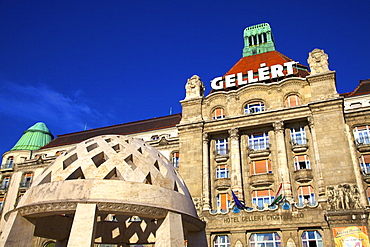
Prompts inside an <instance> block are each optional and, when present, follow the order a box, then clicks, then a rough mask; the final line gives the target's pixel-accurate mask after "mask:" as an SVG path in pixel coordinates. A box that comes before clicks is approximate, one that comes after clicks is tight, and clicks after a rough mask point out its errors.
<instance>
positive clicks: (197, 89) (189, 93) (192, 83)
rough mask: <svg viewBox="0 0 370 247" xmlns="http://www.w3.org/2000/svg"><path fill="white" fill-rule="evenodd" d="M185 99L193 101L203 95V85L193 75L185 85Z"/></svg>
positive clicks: (198, 78)
mask: <svg viewBox="0 0 370 247" xmlns="http://www.w3.org/2000/svg"><path fill="white" fill-rule="evenodd" d="M185 89H186V97H185V99H186V100H187V99H194V98H200V97H203V94H204V89H205V88H204V85H203V82H202V81H201V79H200V77H199V76H197V75H193V76H192V77H191V78H190V79H188V82H187V83H186V85H185Z"/></svg>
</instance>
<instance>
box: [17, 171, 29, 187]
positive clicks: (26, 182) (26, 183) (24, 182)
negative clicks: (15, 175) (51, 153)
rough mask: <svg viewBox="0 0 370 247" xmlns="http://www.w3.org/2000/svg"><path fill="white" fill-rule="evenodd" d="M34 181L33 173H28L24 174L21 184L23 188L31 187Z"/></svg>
mask: <svg viewBox="0 0 370 247" xmlns="http://www.w3.org/2000/svg"><path fill="white" fill-rule="evenodd" d="M31 183H32V173H26V174H24V175H23V180H22V182H21V184H20V187H21V188H29V187H30V186H31Z"/></svg>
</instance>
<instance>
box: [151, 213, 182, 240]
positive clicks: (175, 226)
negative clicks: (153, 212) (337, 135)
mask: <svg viewBox="0 0 370 247" xmlns="http://www.w3.org/2000/svg"><path fill="white" fill-rule="evenodd" d="M155 246H156V247H171V246H184V231H183V228H182V221H181V215H180V214H177V213H172V212H170V211H169V212H168V213H167V215H166V218H165V219H164V220H163V222H161V224H160V227H159V228H158V230H157V232H156V241H155Z"/></svg>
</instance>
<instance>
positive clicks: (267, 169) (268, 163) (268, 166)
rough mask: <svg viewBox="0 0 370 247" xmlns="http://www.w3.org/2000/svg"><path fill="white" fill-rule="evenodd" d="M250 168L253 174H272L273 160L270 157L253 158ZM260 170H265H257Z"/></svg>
mask: <svg viewBox="0 0 370 247" xmlns="http://www.w3.org/2000/svg"><path fill="white" fill-rule="evenodd" d="M263 162H265V164H262V163H263ZM259 163H260V164H259ZM257 166H258V167H257ZM260 166H262V167H260ZM263 166H264V167H263ZM249 168H250V173H251V175H258V174H272V164H271V160H269V159H259V160H252V161H251V163H250V167H249ZM261 168H264V169H261ZM260 170H263V171H262V172H257V171H260Z"/></svg>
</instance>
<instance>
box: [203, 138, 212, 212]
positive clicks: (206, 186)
mask: <svg viewBox="0 0 370 247" xmlns="http://www.w3.org/2000/svg"><path fill="white" fill-rule="evenodd" d="M209 179H210V177H209V138H208V133H206V132H205V133H203V210H209V209H210V205H209V200H210V199H209V183H210V181H209Z"/></svg>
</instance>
